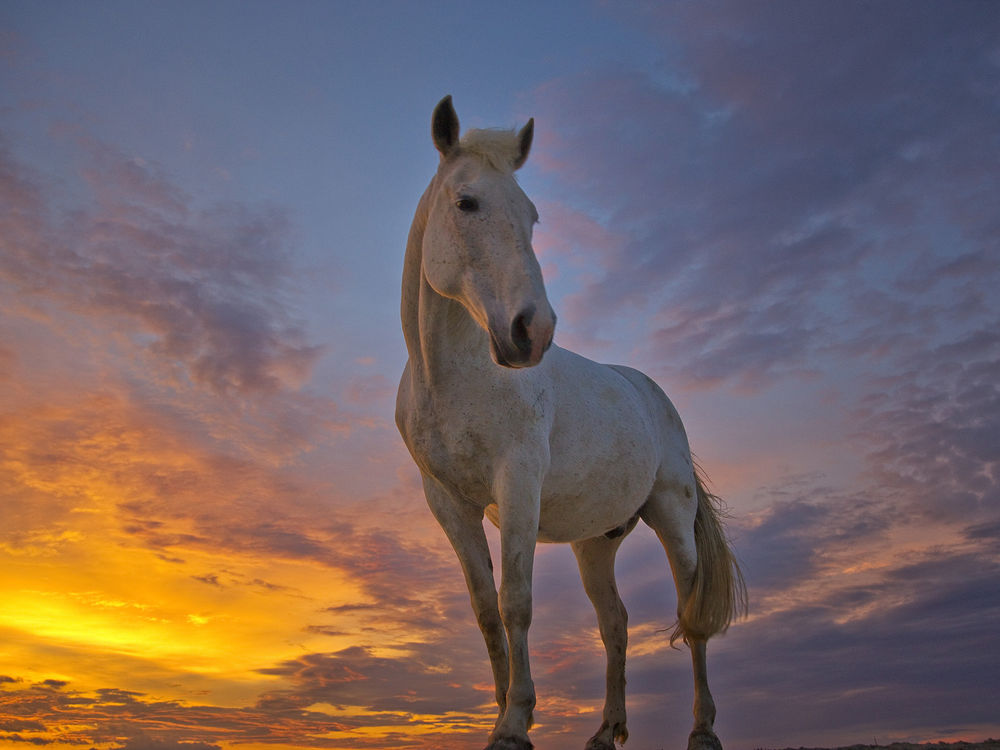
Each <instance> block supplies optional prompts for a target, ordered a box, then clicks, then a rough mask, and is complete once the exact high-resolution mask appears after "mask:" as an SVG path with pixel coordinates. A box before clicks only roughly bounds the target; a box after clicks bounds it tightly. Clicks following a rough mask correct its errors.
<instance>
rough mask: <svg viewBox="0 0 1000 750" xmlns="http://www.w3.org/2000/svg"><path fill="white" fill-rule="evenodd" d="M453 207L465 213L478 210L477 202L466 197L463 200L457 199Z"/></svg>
mask: <svg viewBox="0 0 1000 750" xmlns="http://www.w3.org/2000/svg"><path fill="white" fill-rule="evenodd" d="M455 206H456V207H457V208H458V210H459V211H466V212H469V213H471V212H472V211H477V210H479V201H477V200H476V199H475V198H469V197H468V196H466V197H464V198H459V199H458V200H457V201H455Z"/></svg>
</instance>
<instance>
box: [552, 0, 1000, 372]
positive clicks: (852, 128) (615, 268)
mask: <svg viewBox="0 0 1000 750" xmlns="http://www.w3.org/2000/svg"><path fill="white" fill-rule="evenodd" d="M852 7H853V8H854V10H860V8H861V6H852ZM979 8H980V6H975V5H971V6H965V11H966V12H965V13H957V14H954V15H951V16H949V19H948V20H947V22H945V23H944V25H943V26H942V25H941V24H940V23H939V20H940V19H938V18H937V14H936V13H933V12H931V11H932V8H931V7H930V6H927V5H923V4H918V5H917V6H914V7H912V9H911V10H910V12H908V13H907V14H905V15H906V19H905V22H901V21H900V18H899V13H898V9H896V8H894V7H890V6H881V7H880V8H878V9H872V8H868V7H867V6H865V12H866V13H867V14H870V16H871V17H870V18H866V21H865V23H864V29H863V30H862V29H860V28H858V27H857V19H858V17H857V15H856V14H855V13H853V12H845V10H844V8H843V7H837V8H830V7H826V8H821V7H820V6H819V5H817V4H805V5H802V6H798V7H797V8H796V9H794V10H793V11H791V12H787V9H785V8H779V7H778V6H772V7H770V8H766V9H764V8H760V9H754V11H753V12H752V13H751V12H749V9H746V8H744V9H736V8H733V7H730V6H729V5H720V4H711V3H709V4H699V5H698V6H697V7H694V6H669V7H665V8H658V9H647V10H644V11H643V13H644V14H645V15H642V17H643V18H644V23H645V24H646V25H645V26H644V28H645V30H646V33H649V34H651V35H653V36H655V37H656V38H657V39H659V40H660V41H661V44H662V46H663V48H664V49H665V50H668V52H667V55H668V58H669V62H670V63H671V64H672V67H664V68H662V69H658V70H657V69H654V70H647V71H638V70H628V69H619V70H616V71H588V72H585V73H580V74H576V75H574V76H570V77H567V78H565V79H559V80H556V81H553V82H550V83H548V84H546V85H545V86H543V87H541V88H540V89H539V90H538V91H537V92H536V95H535V104H534V106H535V109H536V110H537V111H538V113H539V121H540V123H541V126H540V128H539V133H540V135H542V134H544V133H545V132H546V129H548V130H550V131H552V133H553V134H552V135H551V136H550V140H548V141H546V140H545V138H544V136H543V138H542V143H541V148H540V149H539V150H540V151H543V152H545V151H547V152H548V153H549V155H548V156H547V160H546V158H543V159H542V160H541V167H542V174H543V177H547V178H548V182H549V183H551V184H550V186H549V189H550V190H551V192H554V193H556V194H559V195H567V196H568V197H569V198H570V199H571V200H572V202H573V205H574V210H575V211H576V212H577V213H579V212H580V209H581V207H582V208H583V210H584V211H587V212H590V215H591V217H595V218H594V219H593V220H594V221H595V222H597V223H599V224H600V226H601V228H602V231H601V232H599V233H597V232H595V233H593V239H592V240H590V242H589V243H587V246H586V249H585V250H584V253H585V255H584V257H588V256H587V255H586V253H589V254H590V255H597V256H599V260H598V261H597V262H594V263H592V264H591V266H590V269H589V270H590V273H591V278H590V279H587V280H582V284H581V285H580V287H579V288H578V290H577V291H576V292H571V293H570V294H569V296H568V299H567V300H566V304H565V310H566V312H567V313H568V314H567V315H564V316H563V319H564V320H565V321H566V323H568V324H569V326H570V327H572V329H573V333H574V334H575V335H577V336H580V335H581V334H582V331H587V332H588V333H589V335H590V336H591V337H593V340H594V341H597V340H598V339H600V340H602V341H607V340H613V339H614V338H620V337H621V336H620V334H618V335H616V334H615V329H616V327H617V328H619V329H621V328H622V327H623V326H630V327H631V328H633V329H634V328H635V327H636V326H638V332H639V333H640V334H641V335H642V336H643V338H644V341H643V342H642V343H641V344H640V345H639V346H636V347H635V349H634V351H635V352H637V353H638V354H639V356H642V357H644V359H645V360H646V361H647V362H648V363H649V364H650V366H651V367H654V368H656V369H657V372H656V374H657V375H659V376H661V377H663V378H665V379H668V380H669V381H671V382H674V383H677V384H678V385H679V386H681V387H684V388H699V387H701V388H705V387H712V386H713V385H715V384H725V383H729V384H736V385H739V386H741V387H744V388H749V389H753V390H757V389H760V388H763V387H767V385H768V384H770V383H774V382H780V381H781V380H782V379H785V378H788V377H789V376H792V377H812V376H814V375H815V372H816V368H817V365H818V363H820V362H822V361H823V360H824V359H826V358H829V357H837V356H839V355H840V354H841V353H843V352H845V351H849V350H851V351H857V348H858V346H859V345H860V344H861V342H862V341H869V342H870V337H871V336H873V335H878V331H880V330H881V332H882V333H883V334H885V335H886V336H888V337H889V338H883V339H882V344H888V343H890V342H891V340H892V338H891V337H892V336H893V335H895V336H897V337H898V336H899V333H900V332H899V331H898V329H896V330H894V331H893V333H892V334H889V333H887V331H889V330H892V329H890V328H889V327H888V326H886V325H884V324H885V323H889V322H890V319H887V316H889V315H892V316H893V318H892V319H891V320H903V319H908V320H909V321H910V325H908V326H906V328H905V334H907V335H910V334H911V333H912V334H916V332H917V331H918V330H921V331H925V330H926V329H927V328H928V327H930V328H931V329H932V330H937V331H941V330H947V329H948V328H950V327H951V325H952V324H953V322H954V320H955V318H956V316H961V315H964V316H965V320H966V324H971V323H973V322H975V323H978V324H979V325H983V324H984V323H986V322H987V321H984V313H986V312H988V311H989V310H992V311H993V313H994V314H995V306H991V305H990V303H989V302H986V300H987V298H988V292H987V289H988V288H989V287H990V286H991V285H993V284H994V283H995V282H996V280H997V277H998V268H997V265H996V261H995V258H994V257H993V256H995V253H992V252H991V251H992V250H993V249H995V237H996V232H995V230H996V228H997V225H996V221H997V220H996V218H995V211H993V210H992V209H991V207H990V204H991V200H990V197H989V196H990V195H995V193H996V192H997V188H998V187H1000V186H998V185H997V176H996V174H995V170H991V169H990V168H989V166H988V164H989V163H990V160H989V159H984V158H983V157H984V150H985V151H986V152H995V150H996V145H995V139H993V138H992V136H991V135H990V133H991V132H992V129H993V126H992V123H993V122H994V121H995V119H996V116H997V111H996V103H995V97H994V96H992V95H991V94H990V93H989V92H990V91H992V90H993V89H992V87H994V86H995V81H996V66H995V62H994V60H993V57H992V54H993V48H992V46H991V41H990V35H989V34H986V33H984V31H983V24H982V21H983V20H984V19H983V18H982V17H981V14H980V13H979V12H978V10H977V9H979ZM758 11H761V12H758ZM986 26H989V23H987V24H986ZM680 28H683V29H684V33H683V34H679V33H677V31H676V30H677V29H680ZM959 39H961V42H960V44H961V48H962V49H963V53H962V54H961V55H958V54H954V53H953V50H955V49H957V48H958V47H957V46H956V45H958V44H959V42H958V41H956V40H959ZM551 213H553V214H554V218H555V221H556V222H557V224H558V226H557V227H556V229H554V230H552V231H551V233H552V234H559V233H561V232H563V231H567V230H571V229H572V226H573V224H576V225H579V224H580V223H581V222H580V221H579V220H576V221H575V222H572V223H571V222H569V221H567V219H566V217H565V215H562V214H560V212H559V211H553V212H551ZM564 213H565V212H564ZM596 217H600V219H599V220H598V219H597V218H596ZM542 221H543V224H542V227H545V222H546V221H547V216H546V215H545V213H544V212H543V215H542ZM545 231H546V232H548V231H549V230H545ZM602 235H612V236H615V237H616V241H615V242H614V244H613V245H611V246H608V245H607V244H606V243H605V242H604V241H603V240H602V239H601V236H602ZM585 242H586V240H585ZM973 269H977V271H978V273H977V271H974V270H973ZM921 286H924V287H925V288H932V289H929V290H928V291H930V293H923V294H919V295H918V294H916V293H915V290H916V289H917V288H919V287H921ZM959 290H961V291H960V294H959V295H956V294H955V293H956V292H957V291H959ZM873 296H874V297H876V298H877V299H881V300H883V301H884V302H885V303H887V306H885V307H883V308H882V309H881V310H876V309H875V308H874V307H873V306H872V305H871V298H872V297H873ZM956 300H962V301H963V302H965V307H964V308H961V309H956V307H955V301H956ZM969 303H973V304H969ZM977 304H978V312H976V310H977V307H976V305H977ZM626 320H627V321H628V322H627V323H626V322H625V321H626ZM987 320H988V323H989V324H992V323H993V320H992V319H988V318H987ZM880 324H883V325H882V326H881V328H880V327H879V326H880ZM918 326H919V327H918ZM665 361H666V362H669V364H664V362H665Z"/></svg>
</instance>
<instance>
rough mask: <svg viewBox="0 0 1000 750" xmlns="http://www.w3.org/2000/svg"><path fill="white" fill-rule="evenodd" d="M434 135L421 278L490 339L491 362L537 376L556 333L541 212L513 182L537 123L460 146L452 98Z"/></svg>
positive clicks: (477, 134)
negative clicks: (435, 162) (540, 246)
mask: <svg viewBox="0 0 1000 750" xmlns="http://www.w3.org/2000/svg"><path fill="white" fill-rule="evenodd" d="M431 133H432V136H433V141H434V145H435V147H436V148H437V150H438V152H439V153H440V155H441V161H440V164H439V166H438V171H437V175H436V177H435V180H434V183H432V192H431V201H430V206H429V209H428V215H427V225H426V228H425V230H424V238H423V247H422V266H423V273H424V276H425V278H426V279H427V282H428V283H429V284H430V285H431V287H432V288H433V289H434V291H436V292H437V293H438V294H440V295H442V296H444V297H448V298H450V299H454V300H457V301H458V302H460V303H461V304H462V306H463V307H464V308H465V309H466V310H467V311H468V313H469V315H471V316H472V319H473V320H475V321H476V323H477V324H478V325H479V326H480V327H481V328H482V329H483V330H485V331H486V332H487V333H488V334H489V342H490V355H491V356H492V358H493V361H494V362H496V363H497V364H498V365H502V366H504V367H511V368H519V367H533V366H534V365H537V364H538V363H539V362H541V361H542V356H543V355H544V354H545V352H546V351H547V350H548V348H549V346H550V345H551V344H552V336H553V332H554V330H555V324H556V316H555V313H554V312H553V311H552V307H551V305H549V301H548V297H547V296H546V294H545V285H544V283H543V282H542V272H541V268H540V267H539V265H538V260H537V258H536V257H535V252H534V249H533V248H532V246H531V233H532V227H533V226H534V224H535V223H536V222H537V221H538V213H537V211H536V210H535V206H534V204H532V202H531V201H530V200H529V199H528V196H527V195H525V194H524V191H523V190H521V188H520V186H519V185H518V184H517V180H516V179H515V178H514V172H515V171H516V170H518V169H519V168H520V167H521V166H522V165H523V164H524V162H525V161H526V160H527V158H528V152H529V150H530V149H531V139H532V135H533V133H534V120H529V121H528V123H527V125H525V126H524V127H523V128H521V130H520V131H518V132H517V133H515V132H514V131H497V130H470V131H469V132H468V133H466V134H465V136H464V137H462V138H461V139H460V138H459V125H458V116H457V115H456V114H455V109H454V107H453V106H452V103H451V97H450V96H446V97H445V98H444V99H442V100H441V102H440V103H439V104H438V105H437V107H436V108H435V110H434V115H433V118H432V126H431Z"/></svg>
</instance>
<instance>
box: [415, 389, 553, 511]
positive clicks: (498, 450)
mask: <svg viewBox="0 0 1000 750" xmlns="http://www.w3.org/2000/svg"><path fill="white" fill-rule="evenodd" d="M405 403H406V408H405V409H404V414H403V415H402V419H401V420H400V431H401V433H402V435H403V439H404V441H405V442H406V445H407V447H408V448H409V450H410V454H411V455H412V456H413V459H414V461H415V462H416V463H417V466H419V467H420V469H421V471H423V472H424V473H425V474H428V475H430V476H433V477H435V478H436V479H438V480H440V481H442V482H444V483H445V484H447V485H449V486H451V487H453V488H455V489H456V490H458V491H459V492H460V493H461V494H462V495H464V496H465V497H466V498H468V499H472V500H475V501H477V502H481V503H482V504H483V505H484V506H485V505H486V504H488V503H490V502H493V499H492V494H491V493H492V486H493V479H494V476H495V472H496V468H497V460H498V457H502V456H504V455H505V454H506V453H507V450H506V447H507V446H508V445H510V444H511V443H515V442H517V443H523V441H525V440H530V439H532V437H531V433H532V432H533V430H532V429H531V423H532V421H533V420H534V419H535V418H536V417H537V415H536V413H535V411H534V410H533V409H531V408H529V407H526V406H524V405H523V404H522V405H517V404H515V405H514V406H513V407H512V406H510V405H509V404H508V407H507V408H506V409H499V408H495V409H493V408H491V409H484V408H482V403H483V399H482V397H481V396H480V395H479V394H470V393H464V392H462V391H461V390H455V391H451V392H444V393H442V392H435V393H430V392H428V391H421V390H419V389H411V390H410V392H409V393H408V394H407V398H406V400H405ZM487 403H488V401H487Z"/></svg>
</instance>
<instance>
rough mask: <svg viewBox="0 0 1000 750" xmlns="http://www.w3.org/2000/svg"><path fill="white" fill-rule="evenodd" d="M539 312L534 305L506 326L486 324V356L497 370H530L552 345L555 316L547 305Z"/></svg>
mask: <svg viewBox="0 0 1000 750" xmlns="http://www.w3.org/2000/svg"><path fill="white" fill-rule="evenodd" d="M545 307H546V311H545V312H544V313H539V312H538V310H537V308H535V306H534V305H532V306H529V307H526V308H525V309H524V310H522V311H521V312H519V313H518V314H517V315H515V316H514V319H513V320H512V321H511V322H510V325H509V326H505V327H503V328H501V327H499V326H495V325H492V324H491V325H490V327H489V334H490V356H492V357H493V361H494V362H496V363H497V364H498V365H500V366H501V367H510V368H514V369H517V368H522V367H534V366H535V365H537V364H538V363H539V362H541V361H542V357H543V356H544V355H545V352H547V351H548V350H549V347H550V346H552V337H553V335H554V334H555V330H556V315H555V313H554V312H552V308H550V307H549V306H548V305H547V304H546V305H545Z"/></svg>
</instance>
